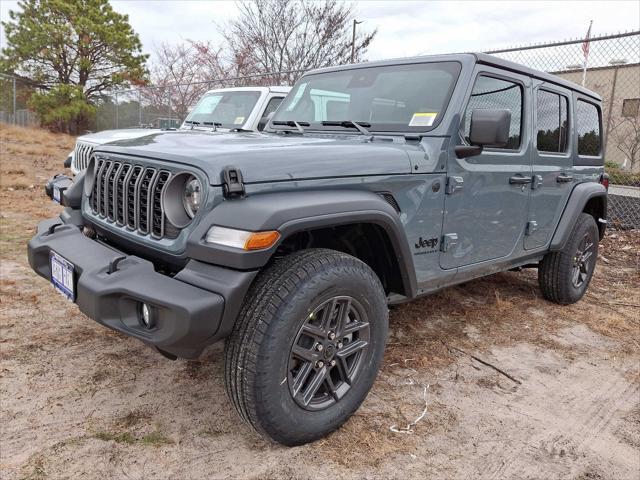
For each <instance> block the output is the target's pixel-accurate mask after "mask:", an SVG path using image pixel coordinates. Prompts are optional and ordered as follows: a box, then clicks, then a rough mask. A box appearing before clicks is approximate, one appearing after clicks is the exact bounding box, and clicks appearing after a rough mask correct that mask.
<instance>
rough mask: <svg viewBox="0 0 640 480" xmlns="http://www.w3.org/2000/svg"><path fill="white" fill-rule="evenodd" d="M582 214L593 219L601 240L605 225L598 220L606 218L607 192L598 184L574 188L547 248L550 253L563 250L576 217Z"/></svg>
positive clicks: (590, 183)
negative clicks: (586, 214)
mask: <svg viewBox="0 0 640 480" xmlns="http://www.w3.org/2000/svg"><path fill="white" fill-rule="evenodd" d="M583 212H584V213H588V214H589V215H591V216H593V217H594V220H595V221H596V224H597V225H598V230H599V234H600V239H602V237H603V236H604V232H605V228H606V223H603V222H600V221H599V220H600V219H602V220H606V218H607V190H606V188H605V187H604V186H603V185H601V184H600V183H596V182H585V183H580V184H578V185H576V186H575V187H574V189H573V191H572V192H571V195H570V196H569V200H568V201H567V204H566V205H565V208H564V211H563V212H562V216H561V217H560V221H559V222H558V226H557V227H556V231H555V233H554V234H553V238H552V239H551V245H550V248H549V249H550V250H551V251H559V250H562V249H563V248H564V245H565V244H566V242H567V240H568V239H569V235H570V234H571V231H572V229H573V226H574V225H575V223H576V221H577V219H578V216H579V215H580V214H581V213H583Z"/></svg>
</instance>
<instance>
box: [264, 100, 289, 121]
mask: <svg viewBox="0 0 640 480" xmlns="http://www.w3.org/2000/svg"><path fill="white" fill-rule="evenodd" d="M282 100H284V97H273V98H272V99H271V100H269V103H267V108H265V109H264V112H263V113H262V116H263V117H266V116H268V115H269V114H270V113H272V112H275V111H276V109H277V108H278V106H279V105H280V104H281V103H282Z"/></svg>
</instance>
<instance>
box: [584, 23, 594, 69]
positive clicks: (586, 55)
mask: <svg viewBox="0 0 640 480" xmlns="http://www.w3.org/2000/svg"><path fill="white" fill-rule="evenodd" d="M591 25H593V20H591V22H590V23H589V29H588V30H587V36H586V37H585V39H584V42H582V53H583V54H584V62H585V63H587V59H588V58H589V38H590V37H591Z"/></svg>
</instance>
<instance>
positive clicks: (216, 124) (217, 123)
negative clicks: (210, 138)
mask: <svg viewBox="0 0 640 480" xmlns="http://www.w3.org/2000/svg"><path fill="white" fill-rule="evenodd" d="M202 124H203V125H210V126H212V127H213V131H214V132H215V131H216V130H218V127H221V126H222V124H221V123H220V122H202Z"/></svg>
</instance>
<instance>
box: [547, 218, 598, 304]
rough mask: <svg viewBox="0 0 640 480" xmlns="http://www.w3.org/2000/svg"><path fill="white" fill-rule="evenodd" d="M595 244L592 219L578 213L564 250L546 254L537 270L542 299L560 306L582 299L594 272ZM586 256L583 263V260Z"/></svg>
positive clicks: (595, 227)
mask: <svg viewBox="0 0 640 480" xmlns="http://www.w3.org/2000/svg"><path fill="white" fill-rule="evenodd" d="M598 240H599V232H598V226H597V225H596V221H595V220H594V218H593V217H592V216H591V215H589V214H587V213H581V214H580V216H579V217H578V219H577V221H576V223H575V225H574V226H573V230H572V231H571V235H570V236H569V239H568V240H567V243H566V245H565V246H564V248H563V249H562V250H560V251H558V252H549V253H547V254H546V255H545V256H544V258H543V259H542V261H541V262H540V265H539V266H538V284H539V285H540V290H542V295H543V296H544V298H546V299H547V300H550V301H552V302H555V303H559V304H561V305H569V304H571V303H575V302H577V301H578V300H580V299H581V298H582V296H583V295H584V294H585V292H586V291H587V288H588V286H589V282H590V281H591V277H592V276H593V272H594V270H595V266H596V260H597V258H598ZM589 245H590V246H589ZM586 247H588V248H586ZM585 254H587V255H588V258H587V259H586V260H584V259H582V257H584V255H585ZM581 259H582V260H581ZM576 269H578V272H576ZM576 275H577V276H576ZM576 279H577V281H576Z"/></svg>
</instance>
